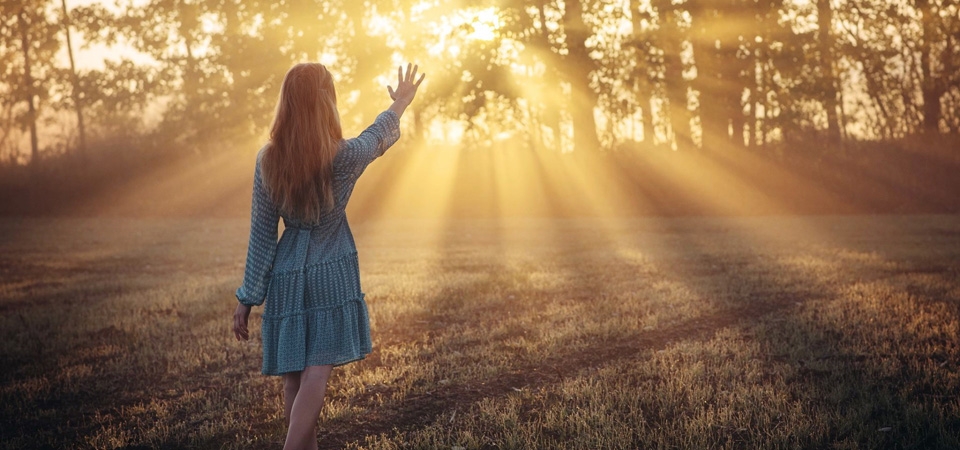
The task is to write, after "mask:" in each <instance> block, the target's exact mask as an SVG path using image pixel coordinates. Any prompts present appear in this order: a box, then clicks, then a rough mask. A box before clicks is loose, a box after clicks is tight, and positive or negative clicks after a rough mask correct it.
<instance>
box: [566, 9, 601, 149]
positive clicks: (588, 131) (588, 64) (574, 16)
mask: <svg viewBox="0 0 960 450" xmlns="http://www.w3.org/2000/svg"><path fill="white" fill-rule="evenodd" d="M563 29H564V31H565V32H566V34H567V50H568V54H567V57H566V58H564V69H565V70H564V73H565V74H566V76H567V81H568V82H569V83H570V91H571V94H572V97H573V99H572V100H573V101H572V102H571V111H570V115H571V116H572V117H573V142H574V144H573V145H574V149H575V150H576V151H599V150H600V138H599V137H598V136H597V120H596V118H595V117H594V115H593V111H594V109H595V108H596V107H597V103H598V101H599V96H598V95H597V93H596V92H595V91H594V90H593V88H591V87H590V74H591V73H592V72H593V70H594V69H595V68H596V62H595V61H594V60H593V58H591V57H590V53H589V51H588V50H587V45H586V41H587V38H588V37H589V36H590V32H589V30H588V29H587V25H586V24H585V23H584V22H583V6H582V5H581V3H580V0H567V2H566V10H565V11H564V13H563Z"/></svg>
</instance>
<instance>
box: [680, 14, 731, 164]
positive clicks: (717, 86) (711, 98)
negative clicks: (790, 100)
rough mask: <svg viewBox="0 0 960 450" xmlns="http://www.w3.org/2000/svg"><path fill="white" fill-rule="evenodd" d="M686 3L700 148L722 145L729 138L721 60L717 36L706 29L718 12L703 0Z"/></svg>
mask: <svg viewBox="0 0 960 450" xmlns="http://www.w3.org/2000/svg"><path fill="white" fill-rule="evenodd" d="M688 3H689V9H690V14H691V15H692V16H693V27H692V36H691V38H692V41H693V57H694V60H695V62H696V66H697V78H696V79H695V80H694V83H693V84H694V87H695V88H696V90H697V91H698V92H699V95H700V96H699V103H700V127H701V133H702V134H701V142H702V148H703V149H708V148H714V147H722V146H725V145H726V143H728V142H729V140H730V134H729V131H728V127H729V122H728V120H729V118H728V117H727V116H726V114H725V112H724V109H725V108H724V107H723V102H724V98H723V97H724V96H723V83H722V75H721V63H722V61H721V60H720V58H719V51H718V49H717V48H716V43H717V40H718V38H717V37H716V36H715V35H714V34H713V32H712V30H710V29H709V27H710V26H711V24H716V23H717V22H718V20H719V13H718V11H717V10H716V8H714V7H706V6H705V5H704V3H705V2H704V1H703V0H691V1H690V2H688Z"/></svg>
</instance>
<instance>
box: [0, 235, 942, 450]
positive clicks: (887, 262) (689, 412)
mask: <svg viewBox="0 0 960 450" xmlns="http://www.w3.org/2000/svg"><path fill="white" fill-rule="evenodd" d="M247 227H248V223H247V222H246V221H244V220H157V219H155V220H148V219H143V220H132V219H130V220H124V219H56V220H51V219H3V220H2V221H0V235H2V236H3V238H2V239H0V274H2V280H0V312H2V314H0V339H2V341H3V342H4V345H3V346H2V347H0V367H2V368H3V369H2V371H0V418H2V423H3V426H2V427H0V447H2V448H47V447H71V448H72V447H80V448H119V447H125V448H138V447H139V448H158V447H159V448H175V447H198V448H265V447H271V446H272V447H274V448H279V446H280V444H281V443H282V439H283V433H284V427H283V423H282V417H281V398H280V384H279V379H278V378H271V377H263V376H261V375H260V374H259V365H260V348H259V334H258V333H257V331H258V330H259V323H258V322H259V320H258V319H259V316H258V313H259V309H258V310H255V311H256V312H255V314H254V324H253V330H254V333H253V336H252V341H251V342H249V343H246V344H241V343H237V342H236V341H234V340H233V338H232V336H231V334H230V332H229V326H230V317H231V314H232V311H233V308H234V305H235V299H234V298H233V290H234V289H235V288H236V286H237V285H238V283H239V278H240V276H241V273H242V269H243V267H242V264H243V256H244V252H245V251H246V249H245V245H246V232H247V230H248V229H247ZM354 232H355V235H356V238H357V241H358V244H359V245H360V259H361V268H362V272H363V286H364V290H365V291H366V292H367V299H368V303H369V306H370V311H371V317H372V320H373V324H372V325H373V330H374V336H373V337H374V347H375V351H374V353H373V354H372V355H371V356H370V357H369V358H367V359H366V360H365V361H362V362H360V363H356V364H351V365H348V366H345V367H343V368H342V369H340V370H337V371H335V376H334V379H333V380H332V383H331V386H330V388H329V391H328V405H327V408H326V409H325V411H324V413H323V417H322V420H321V430H320V434H319V438H320V441H321V447H323V448H339V447H343V446H347V447H351V448H369V449H390V448H448V449H449V448H457V447H463V448H518V449H525V448H556V447H563V448H583V449H594V448H837V449H843V448H958V447H960V398H958V395H957V393H958V392H960V375H958V372H960V367H958V366H960V217H957V216H913V217H894V216H875V217H820V218H778V217H766V218H751V219H699V218H688V219H631V220H618V221H603V220H598V219H576V220H538V219H531V220H520V219H509V220H507V219H504V220H500V221H497V220H487V221H470V222H467V221H454V222H446V223H443V222H441V223H433V222H431V223H427V222H419V221H379V222H366V223H360V222H358V223H355V224H354Z"/></svg>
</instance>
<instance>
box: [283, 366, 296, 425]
mask: <svg viewBox="0 0 960 450" xmlns="http://www.w3.org/2000/svg"><path fill="white" fill-rule="evenodd" d="M299 390H300V372H288V373H285V374H283V417H284V418H285V419H287V427H289V426H290V410H291V409H293V400H294V399H295V398H297V392H298V391H299Z"/></svg>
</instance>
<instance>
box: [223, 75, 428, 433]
mask: <svg viewBox="0 0 960 450" xmlns="http://www.w3.org/2000/svg"><path fill="white" fill-rule="evenodd" d="M416 74H417V67H416V66H413V67H411V66H410V65H409V64H408V65H407V69H406V72H405V73H404V71H403V67H400V69H399V70H398V74H397V75H398V77H397V78H398V85H397V89H396V90H394V89H393V87H392V86H387V92H388V93H389V94H390V98H392V99H393V104H392V105H391V106H390V108H388V109H387V110H386V111H384V112H382V113H380V115H378V116H377V119H376V120H375V121H374V123H373V124H372V125H370V127H368V128H367V129H366V130H364V131H363V132H362V133H360V135H359V136H358V137H356V138H354V139H343V135H342V131H341V128H340V115H339V113H338V112H337V93H336V90H335V89H334V86H333V78H332V76H331V75H330V72H329V71H327V69H326V68H325V67H324V66H323V65H320V64H315V63H314V64H298V65H296V66H294V67H293V68H292V69H290V71H289V72H287V75H286V77H285V78H284V80H283V86H282V87H281V90H280V101H279V104H278V105H277V115H276V118H275V119H274V121H273V127H272V129H271V130H270V142H268V143H267V144H266V145H265V146H264V147H263V148H262V149H260V152H259V153H258V154H257V163H256V170H255V172H254V176H253V205H252V214H251V224H250V243H249V248H248V250H247V260H246V267H245V269H244V274H243V285H242V286H240V288H239V289H237V293H236V295H237V300H238V301H239V303H240V304H239V305H237V310H236V312H235V313H234V318H233V332H234V334H235V335H236V337H237V339H238V340H241V339H242V340H247V339H249V331H248V330H247V319H248V317H249V316H250V308H251V306H254V305H261V304H264V303H265V305H264V311H263V322H262V327H261V337H262V341H263V367H262V370H261V371H262V372H263V374H265V375H282V376H283V406H284V414H285V417H286V418H287V427H288V428H287V437H286V442H285V443H284V446H283V448H284V449H310V448H312V449H315V448H317V439H316V424H317V419H318V418H319V415H320V410H321V408H322V407H323V397H324V392H325V391H326V387H327V380H328V379H329V378H330V373H331V371H332V370H333V367H334V366H339V365H343V364H346V363H349V362H352V361H357V360H360V359H363V358H364V357H366V355H367V354H369V353H370V351H371V344H370V327H369V321H368V316H367V305H366V303H365V302H364V294H363V292H362V291H361V289H360V272H359V266H358V263H357V248H356V245H355V244H354V241H353V235H352V234H351V232H350V227H349V225H348V224H347V217H346V215H345V212H344V209H345V208H346V206H347V201H348V200H349V199H350V194H351V193H352V192H353V187H354V185H355V183H356V181H357V177H359V176H360V174H361V173H363V170H364V168H366V167H367V164H369V163H370V162H371V161H373V160H374V159H375V158H377V157H378V156H380V155H382V154H383V152H384V151H386V150H387V148H388V147H390V146H391V145H393V143H395V142H396V141H397V139H399V138H400V128H399V126H400V116H401V115H403V111H404V110H405V109H406V108H407V106H408V105H409V104H410V102H411V101H413V98H414V96H415V95H416V93H417V88H418V87H419V86H420V83H422V82H423V77H424V76H423V75H421V76H420V78H419V79H418V80H416V82H414V79H415V78H416ZM280 218H283V223H284V231H283V236H282V237H281V238H280V241H279V242H277V222H278V221H279V220H280Z"/></svg>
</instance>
